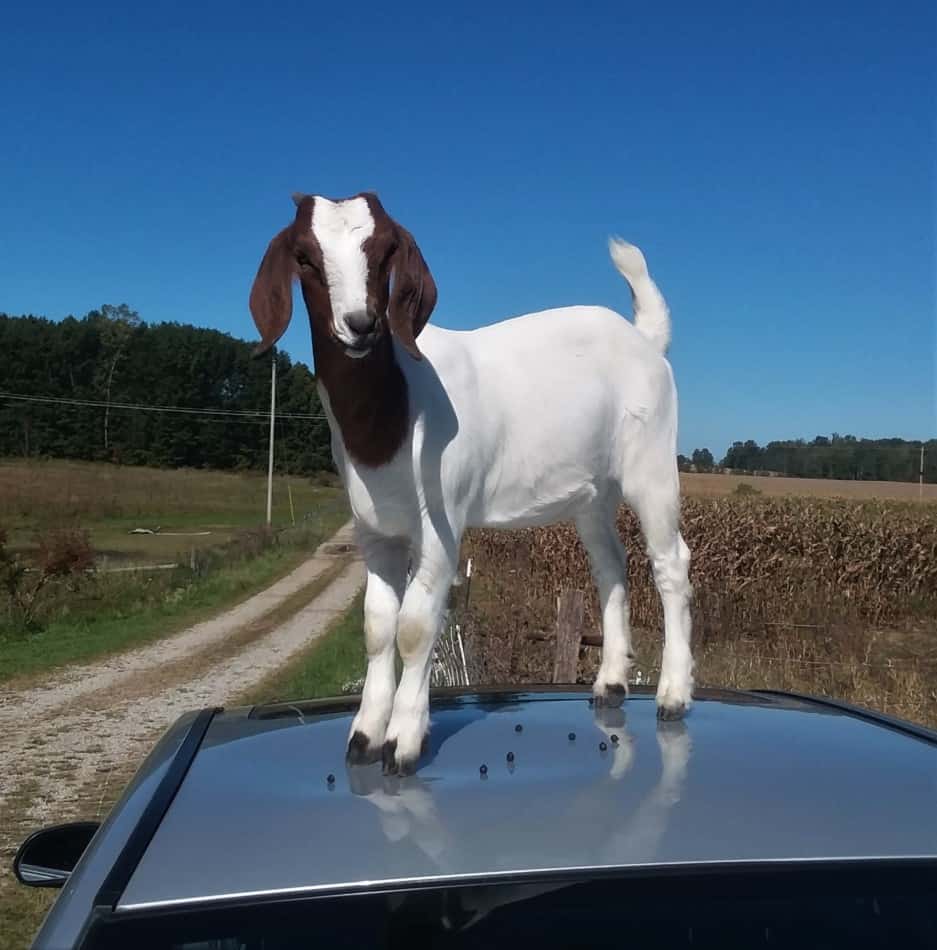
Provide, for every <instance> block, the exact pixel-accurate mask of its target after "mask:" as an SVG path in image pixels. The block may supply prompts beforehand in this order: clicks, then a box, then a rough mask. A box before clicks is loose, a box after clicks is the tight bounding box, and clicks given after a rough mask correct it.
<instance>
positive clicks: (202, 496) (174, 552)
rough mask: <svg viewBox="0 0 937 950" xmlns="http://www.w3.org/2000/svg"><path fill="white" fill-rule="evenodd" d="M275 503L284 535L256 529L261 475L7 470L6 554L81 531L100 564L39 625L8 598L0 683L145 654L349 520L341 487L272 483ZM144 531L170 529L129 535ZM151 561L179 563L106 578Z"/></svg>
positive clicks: (66, 588) (262, 502) (62, 591)
mask: <svg viewBox="0 0 937 950" xmlns="http://www.w3.org/2000/svg"><path fill="white" fill-rule="evenodd" d="M288 485H289V486H290V487H291V489H292V496H293V506H294V512H295V518H296V521H297V523H298V525H297V527H296V528H293V527H291V525H292V517H291V512H290V505H289V494H288V492H287V486H288ZM274 502H275V504H274V509H273V512H274V529H275V530H274V531H273V532H267V531H265V530H264V529H263V528H262V527H259V526H262V523H263V521H264V518H265V513H266V510H265V506H266V479H265V477H263V476H262V475H257V474H254V473H249V474H234V473H224V472H199V471H160V470H154V469H143V468H137V469H134V468H119V467H115V466H110V465H102V464H90V463H88V464H86V463H72V462H38V463H22V462H0V527H6V528H7V530H8V532H9V535H10V539H11V541H12V543H11V544H9V545H8V549H10V550H12V551H13V552H14V553H16V554H17V555H18V556H20V557H21V558H23V560H25V561H26V563H29V561H30V556H31V553H32V552H33V550H34V546H35V540H36V537H37V536H38V534H39V533H41V532H43V531H45V530H48V529H50V528H58V527H63V526H73V527H78V528H81V529H84V530H87V531H88V533H89V535H90V538H91V542H92V545H93V547H94V550H95V554H96V567H97V568H98V570H97V571H96V572H95V573H94V574H93V575H91V576H88V577H85V578H84V579H83V580H81V581H80V582H76V581H74V580H70V579H69V580H67V581H56V582H55V583H54V584H50V585H49V586H48V587H47V588H45V589H44V590H43V592H42V597H43V603H42V610H41V613H40V620H39V622H38V623H36V624H33V625H30V626H24V625H23V622H21V617H20V615H18V614H17V612H16V610H15V609H14V608H13V607H12V606H11V605H9V604H8V603H7V604H5V603H3V602H0V681H9V680H11V679H14V678H22V677H24V676H31V675H36V674H41V673H43V672H45V671H47V670H49V669H52V668H54V667H57V666H61V665H63V664H66V663H72V662H76V661H87V660H90V659H93V658H94V657H97V656H100V655H102V654H105V653H110V652H114V651H117V650H122V649H127V648H130V647H133V646H138V645H140V644H142V643H145V642H147V641H149V640H152V639H155V638H157V637H161V636H167V635H169V634H171V633H173V632H175V631H176V630H179V629H182V628H184V627H186V626H189V625H190V624H192V623H196V622H198V621H199V620H202V619H204V618H205V617H208V616H211V615H212V614H214V613H216V612H218V611H219V610H222V609H224V608H226V607H229V606H231V605H233V604H234V603H236V602H238V601H239V600H243V599H244V598H246V597H248V596H250V595H251V594H253V593H255V592H256V591H258V590H260V589H262V588H263V587H265V586H267V585H268V584H270V583H272V582H273V581H274V580H276V579H277V578H278V577H280V576H282V575H283V574H285V573H287V572H288V571H290V570H291V569H292V568H293V567H295V566H296V565H297V564H299V563H300V562H301V561H303V560H304V559H305V558H307V557H308V556H309V555H310V554H311V553H312V552H313V551H314V550H315V548H316V547H317V546H318V545H319V544H320V543H321V542H322V541H323V540H325V539H326V538H327V537H329V536H330V535H331V534H332V533H334V531H335V530H337V528H338V527H339V526H340V525H341V524H342V523H343V522H344V521H345V520H346V519H347V517H348V509H347V505H346V503H345V498H344V493H343V492H342V491H341V489H340V488H337V487H334V486H331V485H314V484H312V483H311V481H310V480H309V479H300V478H293V479H289V480H287V479H285V478H283V477H280V478H278V479H275V484H274ZM139 526H144V527H151V528H154V529H155V528H156V527H160V528H161V533H160V534H156V535H130V534H128V532H129V530H130V528H131V527H139ZM287 526H290V527H287ZM278 529H279V530H278ZM202 532H204V533H202ZM152 562H157V563H159V562H169V563H177V564H178V565H179V566H178V567H176V568H175V569H172V570H165V571H158V572H155V571H146V572H137V571H131V572H126V573H124V572H112V571H108V570H106V569H105V570H102V568H106V567H108V566H113V565H114V564H120V565H121V566H126V565H146V564H150V563H152Z"/></svg>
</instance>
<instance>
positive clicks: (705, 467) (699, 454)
mask: <svg viewBox="0 0 937 950" xmlns="http://www.w3.org/2000/svg"><path fill="white" fill-rule="evenodd" d="M693 465H694V466H695V468H696V470H697V471H698V472H711V471H712V470H713V466H714V465H715V461H714V460H713V454H712V452H710V451H709V449H694V450H693Z"/></svg>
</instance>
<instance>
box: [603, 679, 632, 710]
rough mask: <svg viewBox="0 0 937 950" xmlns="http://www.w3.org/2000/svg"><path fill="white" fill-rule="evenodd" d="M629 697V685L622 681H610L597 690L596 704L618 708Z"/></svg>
mask: <svg viewBox="0 0 937 950" xmlns="http://www.w3.org/2000/svg"><path fill="white" fill-rule="evenodd" d="M627 697H628V687H627V686H624V685H622V684H621V683H609V684H608V685H607V686H604V687H602V688H600V689H599V690H597V691H596V693H595V704H596V706H608V707H610V708H611V709H618V707H619V706H621V704H622V703H623V702H624V701H625V699H627Z"/></svg>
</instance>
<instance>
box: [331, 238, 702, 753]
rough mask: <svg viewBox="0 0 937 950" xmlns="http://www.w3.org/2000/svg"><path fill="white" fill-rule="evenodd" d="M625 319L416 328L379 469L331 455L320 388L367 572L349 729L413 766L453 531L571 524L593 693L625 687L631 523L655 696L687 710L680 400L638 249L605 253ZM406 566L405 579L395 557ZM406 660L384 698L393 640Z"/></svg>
mask: <svg viewBox="0 0 937 950" xmlns="http://www.w3.org/2000/svg"><path fill="white" fill-rule="evenodd" d="M611 253H612V257H613V259H614V261H615V264H616V266H617V267H618V269H619V270H620V272H621V273H622V274H623V275H624V276H625V277H626V278H627V279H628V280H629V282H630V283H631V286H632V291H633V294H634V298H635V313H636V324H632V323H629V322H628V321H626V320H625V319H623V318H622V317H621V316H619V315H618V314H617V313H614V312H613V311H611V310H607V309H604V308H602V307H567V308H564V309H558V310H548V311H545V312H543V313H536V314H528V315H526V316H522V317H517V318H515V319H512V320H506V321H504V322H502V323H497V324H494V325H492V326H487V327H484V328H482V329H478V330H472V331H468V332H456V331H452V330H444V329H440V328H438V327H435V326H432V325H428V326H427V327H426V328H425V329H424V330H423V333H422V334H421V335H420V338H419V345H420V348H421V349H422V351H423V354H424V356H425V359H424V360H422V361H416V360H413V359H412V358H411V357H410V356H408V355H407V354H406V353H405V352H404V351H403V349H402V348H400V347H399V346H398V347H397V348H396V355H397V360H398V362H399V364H400V366H401V369H402V370H403V372H404V374H405V376H406V379H407V386H408V392H409V399H410V419H411V424H410V432H409V435H408V438H407V439H406V441H405V443H404V444H403V446H402V447H401V449H400V450H399V451H398V453H397V455H396V456H395V457H394V458H393V459H392V460H391V462H390V463H388V464H387V465H383V466H381V467H379V468H368V467H366V466H361V465H356V464H355V462H354V461H353V460H352V459H350V458H349V457H348V456H347V454H346V453H345V450H344V446H343V444H342V441H341V433H340V430H339V428H338V426H337V425H336V423H335V420H334V418H333V417H332V415H331V411H330V409H329V402H328V395H327V393H326V392H325V390H324V389H322V388H321V387H320V391H321V394H322V399H323V404H324V406H325V408H326V411H327V412H328V413H329V417H330V422H331V426H332V433H333V439H332V441H333V453H334V455H335V459H336V463H337V465H338V466H339V469H340V471H341V472H342V475H343V478H344V481H345V485H346V488H347V491H348V497H349V500H350V504H351V508H352V512H353V515H354V519H355V523H356V526H357V531H358V538H359V541H360V544H361V548H362V551H363V554H364V558H365V560H366V563H367V567H368V587H367V595H366V602H365V615H366V616H365V627H366V631H367V644H368V658H369V664H368V673H367V678H366V682H365V687H364V694H363V698H362V704H361V708H360V711H359V712H358V715H357V716H356V718H355V721H354V724H353V726H352V732H355V731H361V732H363V733H364V734H365V735H366V736H367V738H368V741H369V746H370V747H372V748H377V747H379V746H380V745H381V743H383V742H384V741H385V740H388V741H396V743H397V749H396V760H397V763H398V764H400V763H404V764H410V763H412V761H413V760H415V759H416V758H417V756H418V754H419V751H420V744H421V741H422V739H423V736H424V733H425V732H426V730H427V728H428V724H429V708H428V703H429V675H430V666H431V659H432V651H433V645H434V642H435V638H436V636H437V634H438V632H439V629H440V625H441V620H442V617H443V612H444V609H445V605H446V599H447V595H448V591H449V587H450V584H451V583H452V581H453V578H454V576H455V572H456V569H457V565H458V557H459V545H460V541H461V538H462V534H463V531H464V530H465V529H466V528H467V527H471V526H485V527H503V528H510V527H518V526H527V525H544V524H551V523H555V522H558V521H564V520H573V521H575V523H576V526H577V528H578V530H579V533H580V535H581V537H582V539H583V542H584V544H585V546H586V548H587V549H588V552H589V556H590V561H591V565H592V572H593V576H594V578H595V582H596V584H597V587H598V590H599V598H600V603H601V608H602V626H603V633H604V650H603V658H602V664H601V668H600V670H599V673H598V677H597V680H596V683H595V693H596V695H597V697H598V698H600V699H603V700H604V699H609V700H610V701H615V699H616V698H617V699H619V700H620V699H621V698H623V697H622V696H621V695H619V696H617V697H616V696H615V695H608V692H607V688H608V687H609V686H612V685H620V686H626V685H627V682H628V671H629V668H630V665H631V633H630V627H629V621H628V597H627V588H626V554H625V551H624V548H623V546H622V544H621V541H620V540H619V537H618V533H617V531H616V529H615V520H614V519H615V512H616V510H617V508H618V506H619V504H620V503H621V501H622V500H625V501H627V502H628V503H629V504H630V505H631V506H632V507H633V508H634V509H635V511H636V513H637V514H638V516H639V518H640V519H641V522H642V526H643V529H644V532H645V537H646V540H647V545H648V551H649V554H650V557H651V562H652V566H653V571H654V578H655V582H656V584H657V587H658V589H659V591H660V595H661V599H662V602H663V606H664V618H665V631H666V640H665V647H664V653H663V663H662V670H661V678H660V688H659V691H658V703H659V705H660V706H661V707H662V708H663V709H664V710H665V711H668V712H674V711H680V710H682V709H683V708H685V707H687V706H688V705H689V703H690V698H691V690H692V666H693V663H692V658H691V654H690V614H689V606H688V601H689V594H690V586H689V582H688V579H687V570H688V565H689V551H688V549H687V546H686V544H684V542H683V539H682V538H681V537H680V534H679V531H678V518H679V480H678V475H677V465H676V433H677V394H676V388H675V386H674V381H673V375H672V373H671V369H670V364H669V363H668V362H667V360H666V359H665V358H664V356H663V350H664V348H665V346H666V341H667V340H669V337H670V321H669V316H668V314H667V308H666V304H664V301H663V298H662V297H661V295H660V292H659V291H658V290H657V287H656V286H655V285H654V283H653V281H652V280H651V278H650V276H649V275H648V272H647V268H646V265H645V264H644V258H643V256H642V255H641V252H640V251H639V250H638V249H637V248H632V247H630V246H629V245H624V244H623V243H621V242H614V243H613V244H612V245H611ZM408 558H410V559H411V561H412V567H411V576H410V579H409V582H406V580H405V572H406V565H407V559H408ZM395 635H396V643H397V647H398V649H399V652H400V655H401V658H402V660H403V675H402V678H401V681H400V684H399V686H398V687H397V689H396V691H394V678H393V644H394V638H395Z"/></svg>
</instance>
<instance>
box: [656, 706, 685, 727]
mask: <svg viewBox="0 0 937 950" xmlns="http://www.w3.org/2000/svg"><path fill="white" fill-rule="evenodd" d="M686 711H687V705H686V703H676V704H675V705H673V706H663V705H661V706H658V707H657V718H658V719H659V720H660V721H661V722H676V721H677V720H678V719H682V718H683V717H684V716H685V715H686Z"/></svg>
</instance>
